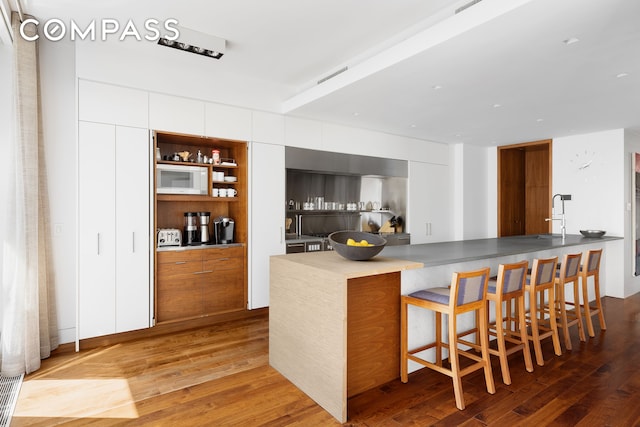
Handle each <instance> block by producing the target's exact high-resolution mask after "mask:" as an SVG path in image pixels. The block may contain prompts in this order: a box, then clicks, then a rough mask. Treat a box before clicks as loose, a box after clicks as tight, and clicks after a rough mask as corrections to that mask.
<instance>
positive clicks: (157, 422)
mask: <svg viewBox="0 0 640 427" xmlns="http://www.w3.org/2000/svg"><path fill="white" fill-rule="evenodd" d="M604 304H605V315H606V318H607V327H608V329H607V330H606V331H600V329H599V325H598V324H597V320H596V325H597V326H596V336H595V337H594V338H591V339H588V340H587V342H586V343H582V342H580V341H579V340H578V338H577V333H576V331H574V330H572V332H573V336H572V343H573V347H574V348H573V350H572V351H571V352H565V353H564V354H563V355H562V356H560V357H556V356H554V355H553V350H552V346H551V342H550V340H547V341H548V342H546V343H545V346H544V347H543V353H544V357H545V365H544V366H542V367H540V366H537V365H535V364H534V372H533V373H528V372H526V370H525V368H524V361H523V359H522V357H521V356H519V355H518V354H514V355H512V357H511V358H510V360H509V364H510V371H511V376H512V384H511V385H510V386H506V385H504V384H503V383H502V378H501V376H500V369H499V365H498V361H497V359H496V358H492V362H493V375H494V379H495V383H496V393H495V394H494V395H490V394H487V392H486V388H485V386H484V378H483V375H482V372H477V373H475V374H472V375H469V376H467V377H465V379H464V380H463V384H464V386H463V387H464V393H465V400H466V403H467V408H466V409H465V410H464V411H459V410H457V409H456V407H455V402H454V398H453V387H452V385H451V380H450V379H449V378H448V377H445V376H444V375H440V374H438V373H436V372H433V371H428V370H421V371H418V372H414V373H413V374H410V376H409V382H408V383H407V384H402V383H401V382H400V380H399V379H397V380H394V381H391V382H389V383H387V384H385V385H384V386H382V387H378V388H375V389H373V390H369V391H367V392H364V393H362V394H359V395H357V396H354V397H353V398H351V399H350V401H349V422H348V423H347V424H346V425H350V426H407V425H414V426H428V425H450V426H454V425H455V426H458V425H465V426H485V425H487V426H507V425H508V426H515V425H523V426H524V425H526V426H530V425H536V426H538V425H556V426H633V425H639V424H640V369H639V368H638V367H639V366H640V294H636V295H635V296H632V297H630V298H627V299H625V300H622V299H615V298H605V299H604ZM563 350H564V348H563ZM11 425H12V426H14V427H18V426H54V425H65V426H74V425H97V426H112V425H135V426H163V425H171V426H287V425H298V426H334V425H339V423H338V422H337V421H335V420H334V419H333V418H332V417H331V416H330V415H329V414H328V413H326V412H325V411H324V410H323V409H322V408H320V407H319V406H318V405H317V404H315V403H314V402H313V401H312V400H311V399H310V398H309V397H307V396H306V395H305V394H304V393H302V392H301V391H300V390H298V389H297V388H296V387H295V386H293V385H292V384H291V383H290V382H289V381H287V380H286V379H285V378H284V377H282V375H280V374H279V373H278V372H277V371H275V370H274V369H273V368H271V367H269V364H268V320H267V316H266V315H261V316H259V317H255V318H252V319H246V320H236V321H232V322H227V323H223V324H219V325H215V326H209V327H203V328H200V329H196V330H192V331H187V332H180V333H173V334H171V335H165V336H159V337H151V338H145V339H139V340H136V341H133V342H128V343H121V344H116V345H111V346H104V347H100V348H95V349H92V350H85V351H81V352H80V353H62V352H61V353H58V354H55V355H53V356H52V357H51V358H49V359H47V360H45V361H43V365H42V368H41V369H40V370H39V371H38V372H36V373H34V374H32V375H30V376H28V377H27V378H25V382H24V384H23V386H22V390H21V393H20V397H19V400H18V404H17V407H16V411H15V413H14V417H13V422H12V424H11Z"/></svg>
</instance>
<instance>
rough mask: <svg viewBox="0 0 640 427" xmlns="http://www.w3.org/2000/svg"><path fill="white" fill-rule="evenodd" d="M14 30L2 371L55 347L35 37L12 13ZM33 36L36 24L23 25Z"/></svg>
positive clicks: (18, 368)
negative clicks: (25, 36) (11, 181)
mask: <svg viewBox="0 0 640 427" xmlns="http://www.w3.org/2000/svg"><path fill="white" fill-rule="evenodd" d="M12 25H13V35H14V68H15V72H14V87H15V113H16V126H15V134H16V137H15V142H14V145H13V147H12V150H11V151H12V153H13V158H14V162H13V165H14V167H15V170H14V171H13V172H14V173H13V174H12V176H13V179H14V186H13V188H14V190H13V191H12V192H11V193H12V194H11V196H10V197H11V198H12V200H9V203H8V207H9V212H8V214H7V215H6V218H7V221H10V223H9V224H6V225H5V227H6V230H7V231H8V232H9V233H7V236H6V239H5V242H4V245H5V246H4V259H3V269H2V271H3V280H2V299H1V301H2V304H3V307H2V308H3V309H2V313H3V319H2V333H1V335H0V339H1V341H2V343H1V344H2V346H1V352H0V372H1V373H2V375H5V376H16V375H19V374H21V373H30V372H33V371H35V370H37V369H38V368H39V367H40V360H41V359H42V358H46V357H48V356H49V355H50V353H51V351H52V350H53V349H55V348H56V347H57V346H58V336H57V333H58V332H57V329H58V328H57V325H56V313H55V301H54V298H53V296H54V292H53V290H54V288H53V275H52V274H50V272H51V268H50V257H49V256H48V253H49V252H50V247H51V242H50V224H49V212H48V208H49V203H48V193H47V185H46V176H47V175H46V169H45V158H44V148H43V138H42V132H41V124H40V94H39V92H40V91H39V78H38V51H37V42H28V41H25V40H24V39H23V38H22V37H21V36H20V32H19V26H20V20H19V18H18V15H17V14H16V13H14V14H13V16H12ZM27 31H30V32H31V35H33V34H35V31H36V28H35V27H34V26H29V27H27Z"/></svg>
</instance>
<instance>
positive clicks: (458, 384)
mask: <svg viewBox="0 0 640 427" xmlns="http://www.w3.org/2000/svg"><path fill="white" fill-rule="evenodd" d="M456 317H457V316H456V315H455V314H453V313H450V314H449V362H450V363H451V379H452V380H453V394H454V396H455V398H456V407H457V408H458V409H460V410H463V409H464V395H463V394H462V377H460V361H459V360H458V342H457V341H458V337H457V335H458V334H457V330H458V329H457V325H456V323H457V322H456Z"/></svg>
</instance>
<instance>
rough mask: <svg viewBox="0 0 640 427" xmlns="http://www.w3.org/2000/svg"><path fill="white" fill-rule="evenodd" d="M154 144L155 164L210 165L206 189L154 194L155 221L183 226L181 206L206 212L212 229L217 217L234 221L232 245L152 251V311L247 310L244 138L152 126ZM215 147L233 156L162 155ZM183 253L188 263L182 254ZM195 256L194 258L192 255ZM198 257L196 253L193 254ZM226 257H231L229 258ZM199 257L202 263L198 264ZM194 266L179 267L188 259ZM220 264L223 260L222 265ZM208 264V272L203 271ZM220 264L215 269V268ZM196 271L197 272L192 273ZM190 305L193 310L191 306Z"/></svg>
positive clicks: (185, 314)
mask: <svg viewBox="0 0 640 427" xmlns="http://www.w3.org/2000/svg"><path fill="white" fill-rule="evenodd" d="M154 142H155V147H154V149H155V148H158V149H159V150H160V158H161V160H157V159H156V161H155V164H170V165H186V166H203V167H207V169H208V176H209V182H208V190H207V194H206V195H188V194H157V193H156V195H155V227H156V229H159V228H177V229H180V230H182V229H183V227H184V213H185V212H210V213H211V229H210V231H211V235H212V237H213V234H214V233H213V222H214V221H215V219H216V218H217V217H220V216H223V217H229V218H232V219H233V220H234V222H235V233H234V234H235V235H234V243H239V244H241V246H238V245H235V246H232V247H228V246H220V245H208V246H206V248H204V249H203V248H202V247H194V248H193V249H192V250H191V249H184V248H182V249H181V250H180V251H166V252H165V251H163V252H158V251H156V263H155V265H156V286H155V295H156V298H155V301H156V307H155V313H156V322H157V323H167V322H175V321H185V320H190V319H198V318H202V317H206V316H213V315H217V314H223V313H229V312H233V311H242V310H246V306H247V262H246V259H247V239H248V218H247V208H248V201H247V191H248V185H247V182H248V171H247V143H246V142H245V141H235V140H228V139H219V138H206V137H199V136H192V135H183V134H175V133H166V132H156V134H155V135H154ZM214 149H215V150H219V152H220V157H221V159H222V160H223V161H224V160H225V159H233V162H234V164H231V165H229V164H224V165H223V164H218V165H214V164H210V163H196V162H191V161H189V162H181V161H180V162H176V161H172V160H164V159H165V156H167V158H172V156H173V154H174V153H177V152H181V151H189V152H190V153H194V154H193V156H196V154H197V153H198V150H200V152H201V153H202V154H203V155H205V154H206V155H207V157H210V156H211V151H212V150H214ZM214 172H223V173H224V175H225V176H234V177H236V181H233V182H232V181H220V180H214V179H213V175H214V174H213V173H214ZM214 187H216V188H233V189H235V190H236V191H237V195H236V196H235V197H213V196H212V188H214ZM183 257H186V258H187V259H188V263H187V264H185V261H184V260H182V261H181V258H183ZM192 258H193V259H192ZM196 258H197V259H196ZM228 260H235V261H234V262H233V263H229V262H228ZM201 263H202V264H201ZM191 264H193V266H191V267H192V268H191V269H192V270H193V271H194V272H195V273H194V272H186V271H182V270H181V269H184V268H185V267H184V266H185V265H191ZM223 265H227V266H225V267H222V266H223ZM209 270H212V271H213V272H217V273H211V274H202V273H204V272H208V271H209ZM218 270H219V271H218ZM196 273H197V274H196ZM192 309H193V310H192Z"/></svg>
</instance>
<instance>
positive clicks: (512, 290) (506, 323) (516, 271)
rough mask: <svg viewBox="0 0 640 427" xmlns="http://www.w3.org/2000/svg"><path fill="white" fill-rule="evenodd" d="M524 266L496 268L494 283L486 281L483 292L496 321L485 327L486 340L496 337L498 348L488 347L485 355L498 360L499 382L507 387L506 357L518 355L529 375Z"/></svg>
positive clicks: (509, 381) (531, 364) (525, 270)
mask: <svg viewBox="0 0 640 427" xmlns="http://www.w3.org/2000/svg"><path fill="white" fill-rule="evenodd" d="M528 266H529V263H528V262H527V261H521V262H518V263H514V264H500V265H499V266H498V277H497V280H490V281H489V285H488V288H487V303H489V302H490V301H493V302H494V305H495V313H496V321H495V322H493V323H489V336H495V337H496V341H497V346H498V348H497V350H494V349H493V348H491V347H489V353H490V354H492V355H494V356H498V358H499V359H500V369H501V371H502V381H503V382H504V383H505V384H507V385H509V384H511V374H510V373H509V363H508V361H507V357H508V356H509V355H511V354H513V353H516V352H518V351H522V353H523V355H524V363H525V368H526V369H527V371H528V372H533V363H532V361H531V353H530V351H529V340H528V339H527V322H526V316H525V308H524V286H525V280H526V277H527V268H528ZM514 302H515V306H514V305H513V303H514ZM488 315H489V310H488V307H487V316H488ZM507 343H508V344H507ZM507 345H509V348H507Z"/></svg>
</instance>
